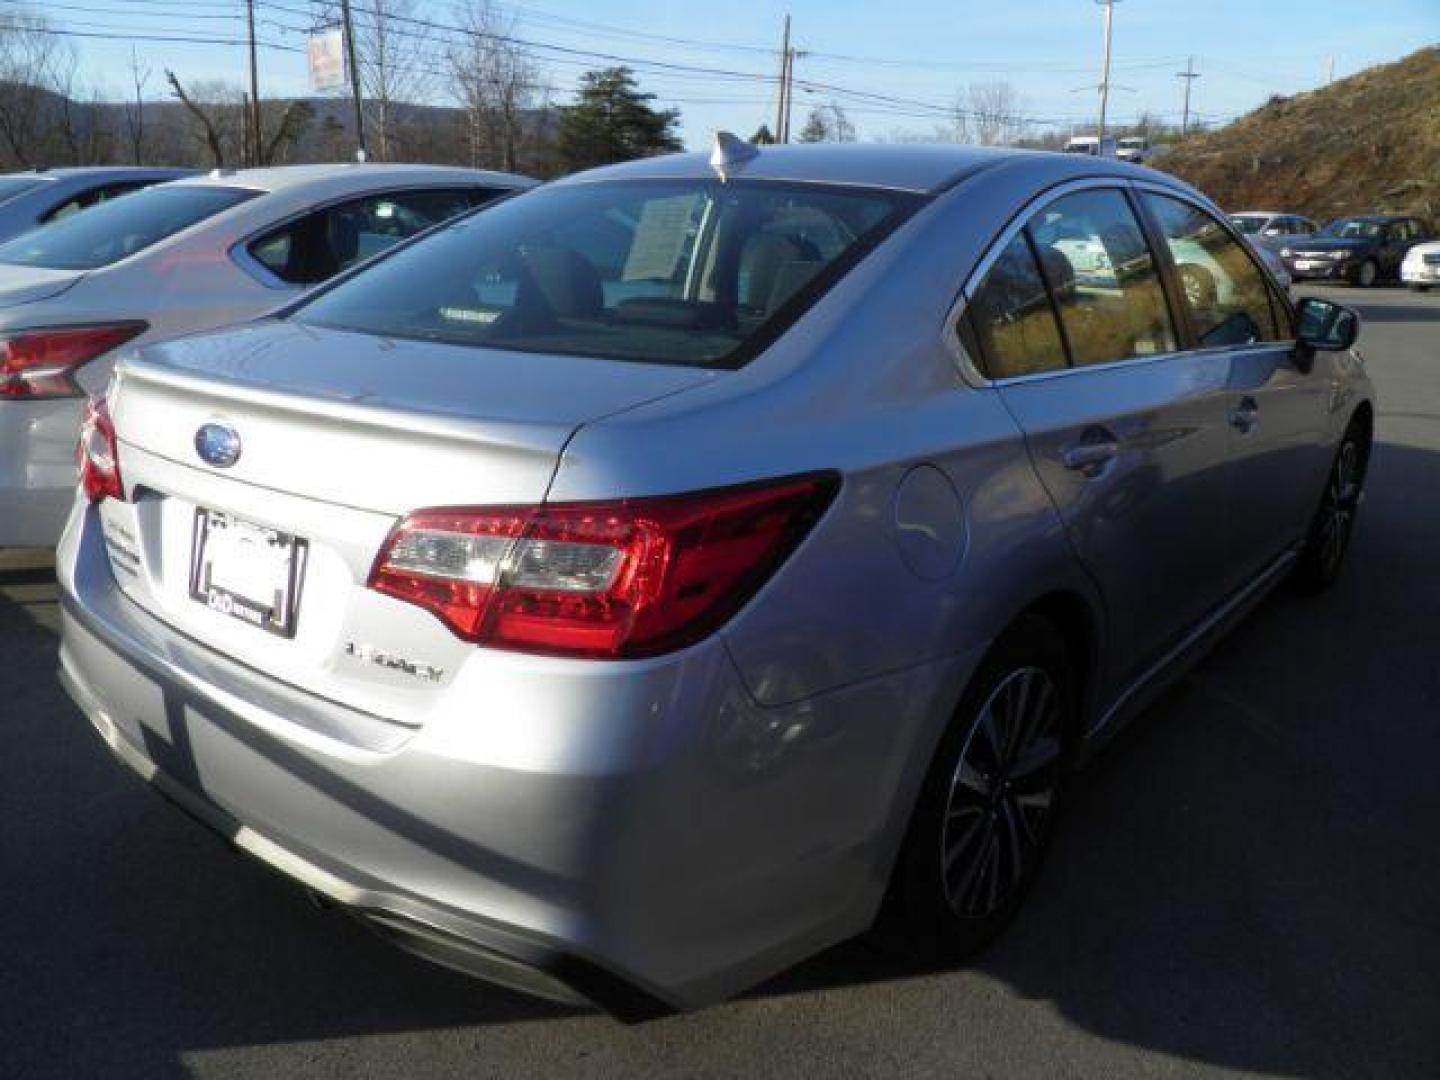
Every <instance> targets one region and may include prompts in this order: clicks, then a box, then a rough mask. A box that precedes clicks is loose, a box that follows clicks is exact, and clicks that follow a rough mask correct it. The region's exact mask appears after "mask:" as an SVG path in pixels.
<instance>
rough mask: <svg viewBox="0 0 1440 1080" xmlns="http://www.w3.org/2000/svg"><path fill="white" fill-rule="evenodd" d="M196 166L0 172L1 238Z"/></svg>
mask: <svg viewBox="0 0 1440 1080" xmlns="http://www.w3.org/2000/svg"><path fill="white" fill-rule="evenodd" d="M196 171H197V170H195V169H173V168H164V167H159V166H142V165H86V166H78V167H74V168H63V169H32V170H30V171H29V172H17V173H5V174H4V175H0V240H8V239H10V237H12V236H18V235H20V234H21V233H25V232H29V231H30V230H31V229H38V228H39V227H40V226H41V225H45V224H47V223H49V222H51V221H58V220H60V219H61V218H66V217H69V216H70V215H71V214H75V213H78V212H79V211H81V210H85V209H87V208H88V207H91V206H96V205H98V204H100V203H102V202H108V201H109V200H111V199H116V198H119V197H120V196H121V195H128V194H130V192H132V191H139V190H140V189H141V188H147V187H150V186H151V185H152V184H163V183H164V182H165V181H167V180H178V179H180V178H181V177H182V176H191V175H193V174H194V173H195V172H196Z"/></svg>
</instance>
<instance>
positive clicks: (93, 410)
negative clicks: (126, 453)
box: [75, 397, 125, 503]
mask: <svg viewBox="0 0 1440 1080" xmlns="http://www.w3.org/2000/svg"><path fill="white" fill-rule="evenodd" d="M75 457H76V462H77V463H78V464H79V466H80V486H81V488H83V489H84V491H85V497H86V498H87V499H89V500H90V501H91V502H92V503H97V502H99V501H100V500H101V499H119V500H121V501H122V502H123V501H124V499H125V487H124V485H123V484H122V483H121V482H120V448H119V446H118V445H117V443H116V441H115V424H114V423H113V422H112V421H111V419H110V408H109V406H108V405H107V404H106V402H105V399H104V398H103V397H98V398H91V399H90V400H89V401H87V402H86V403H85V420H84V422H83V423H82V424H81V425H80V445H79V446H78V447H77V448H76V452H75Z"/></svg>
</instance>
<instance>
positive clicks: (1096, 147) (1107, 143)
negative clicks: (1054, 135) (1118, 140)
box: [1064, 135, 1115, 158]
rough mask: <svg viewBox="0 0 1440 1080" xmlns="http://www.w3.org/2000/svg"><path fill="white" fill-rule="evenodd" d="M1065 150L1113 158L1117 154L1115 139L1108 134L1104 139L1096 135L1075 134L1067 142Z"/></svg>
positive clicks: (1072, 152) (1070, 152)
mask: <svg viewBox="0 0 1440 1080" xmlns="http://www.w3.org/2000/svg"><path fill="white" fill-rule="evenodd" d="M1064 152H1065V153H1067V154H1089V155H1090V156H1091V157H1108V158H1113V157H1114V156H1115V140H1114V139H1112V138H1111V137H1110V136H1108V135H1107V136H1105V138H1104V139H1103V140H1102V139H1099V138H1097V137H1096V136H1094V135H1075V136H1072V137H1071V139H1070V141H1069V142H1067V143H1066V144H1065V147H1064Z"/></svg>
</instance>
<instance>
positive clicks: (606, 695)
mask: <svg viewBox="0 0 1440 1080" xmlns="http://www.w3.org/2000/svg"><path fill="white" fill-rule="evenodd" d="M1082 253H1084V254H1085V255H1086V257H1087V258H1088V262H1087V264H1086V266H1085V267H1084V269H1083V270H1082V268H1081V267H1078V266H1077V265H1075V262H1074V259H1075V258H1078V257H1080V255H1081V254H1082ZM1101 254H1103V258H1100V257H1099V256H1100V255H1101ZM1191 283H1199V285H1200V286H1202V287H1192V284H1191ZM1356 329H1357V319H1356V317H1355V315H1354V314H1353V313H1352V312H1350V311H1348V310H1347V309H1345V308H1343V307H1340V306H1339V305H1335V304H1332V303H1329V302H1327V301H1324V300H1304V301H1301V303H1300V304H1299V305H1298V307H1294V308H1292V306H1291V304H1290V303H1289V302H1288V301H1287V300H1286V298H1285V296H1284V295H1283V294H1282V293H1281V292H1280V290H1279V289H1278V288H1277V287H1275V285H1274V283H1273V282H1272V281H1271V280H1270V279H1269V278H1268V276H1267V275H1266V273H1265V272H1264V270H1263V269H1262V268H1261V267H1260V265H1259V264H1258V263H1257V262H1256V260H1255V259H1254V257H1253V254H1252V252H1251V250H1250V249H1249V248H1248V247H1247V246H1246V245H1245V244H1244V243H1243V241H1241V240H1240V238H1239V237H1238V236H1237V235H1236V234H1235V233H1234V232H1233V231H1232V229H1231V227H1230V225H1229V224H1228V222H1227V221H1226V220H1225V218H1224V217H1223V215H1222V214H1221V212H1220V211H1219V210H1217V209H1216V208H1215V207H1214V206H1213V205H1212V204H1211V203H1210V202H1208V201H1207V200H1206V199H1205V198H1204V197H1203V196H1201V195H1199V194H1198V193H1197V192H1195V191H1194V190H1193V189H1191V188H1189V187H1186V186H1185V185H1184V184H1182V183H1181V182H1179V181H1177V180H1174V179H1170V178H1168V177H1163V176H1161V175H1159V174H1157V173H1154V172H1153V171H1151V170H1148V169H1144V168H1141V167H1137V166H1132V165H1126V164H1123V163H1119V162H1115V161H1112V160H1107V159H1104V158H1095V157H1088V156H1080V155H1075V156H1069V155H1063V154H1049V153H1043V152H1024V151H984V150H979V149H974V148H961V147H945V148H940V147H915V146H884V145H878V144H877V145H870V146H820V147H773V148H765V149H755V148H751V147H746V146H744V145H743V144H740V143H738V142H737V141H735V140H733V139H730V140H726V141H725V142H724V143H722V144H721V146H720V147H719V148H718V152H717V154H716V155H715V156H714V157H713V158H709V157H707V156H705V155H701V154H686V155H673V156H668V157H659V158H650V159H646V160H642V161H637V162H631V163H628V164H625V165H620V166H614V167H610V168H605V169H599V170H594V171H591V172H587V173H582V174H579V175H576V176H573V177H569V178H566V179H563V180H560V181H557V182H555V183H553V184H549V185H547V186H545V187H541V188H537V189H536V190H534V191H531V192H527V193H526V194H524V195H520V196H518V197H516V198H513V199H510V200H507V201H505V202H502V203H499V204H497V205H496V206H495V207H493V208H491V209H489V210H486V211H485V212H483V213H480V214H476V215H472V216H470V217H467V218H464V219H461V220H460V221H458V222H456V223H453V224H451V225H450V226H448V227H446V228H443V229H439V230H435V231H433V232H431V233H429V234H427V235H426V236H425V237H424V238H422V239H420V240H418V241H415V242H413V243H411V244H409V245H406V246H403V247H400V248H397V249H395V250H393V251H392V252H391V253H390V254H388V255H386V256H383V257H382V258H381V259H380V260H378V261H377V262H375V263H373V264H371V265H370V266H369V267H367V268H365V269H363V270H361V271H360V272H358V273H356V274H354V275H351V276H348V277H346V278H343V279H341V280H340V281H339V282H337V283H332V284H331V285H328V286H322V287H321V288H320V289H319V290H318V291H317V292H316V293H315V294H312V296H311V297H310V298H308V299H307V300H303V301H300V302H298V303H296V304H294V305H292V306H290V307H289V308H287V309H285V310H284V311H282V312H280V313H279V314H278V315H276V316H275V317H273V318H270V319H267V320H264V321H261V322H256V323H252V324H248V325H246V326H244V327H239V328H235V329H232V330H228V331H223V332H218V333H210V334H201V335H195V336H191V337H187V338H182V339H179V340H175V341H171V342H168V343H162V344H157V345H153V346H147V347H145V348H143V349H141V350H139V351H138V353H133V354H131V355H129V356H128V357H127V358H126V359H125V360H124V361H123V362H121V363H120V364H119V365H118V367H117V369H116V373H115V379H114V381H113V383H112V384H111V386H110V388H109V390H108V392H107V393H106V394H105V395H104V397H102V398H100V399H98V400H96V401H95V402H94V403H93V404H92V406H91V408H90V414H89V419H88V421H87V423H86V426H85V430H84V434H83V437H82V443H81V457H82V461H83V476H82V484H83V487H82V490H81V491H80V492H79V493H78V495H77V498H76V501H75V504H74V508H73V511H72V514H71V517H70V520H69V524H68V527H67V529H66V532H65V535H64V538H63V540H62V542H61V545H60V549H59V552H58V576H59V580H60V583H61V589H62V592H63V611H64V633H63V643H62V647H61V670H62V676H63V680H64V682H65V684H66V685H67V687H68V688H69V690H70V693H71V694H72V695H73V697H74V699H75V701H76V702H77V703H78V704H79V706H80V707H81V709H83V710H84V712H85V714H86V715H87V716H88V717H89V718H90V721H91V722H92V723H93V724H94V726H95V729H96V730H97V732H98V733H99V735H100V737H101V738H103V739H104V740H105V742H106V743H107V744H108V745H109V746H110V747H111V748H112V749H113V750H114V751H115V753H116V754H117V755H119V757H120V758H121V759H122V760H123V761H125V762H127V763H128V764H129V765H131V766H133V767H134V768H135V769H136V770H137V771H138V772H139V773H140V775H142V776H143V777H145V778H146V779H147V780H148V781H149V782H151V783H152V784H154V785H155V786H156V787H157V788H159V789H160V790H161V791H163V792H164V793H165V794H167V795H168V796H169V797H170V798H171V799H172V800H173V801H175V802H176V803H178V804H179V805H181V806H182V807H184V808H185V809H187V810H188V811H190V812H191V813H193V814H194V815H196V816H197V817H199V818H200V819H201V820H203V821H205V822H207V823H208V824H209V825H211V826H212V827H214V828H216V829H218V830H220V831H221V832H223V833H224V834H225V835H226V836H227V837H229V838H230V839H231V840H232V841H233V842H234V843H235V845H236V846H237V847H239V848H240V849H242V850H244V851H247V852H249V853H250V854H252V855H254V856H256V857H258V858H260V859H261V860H263V861H265V862H266V863H268V864H270V865H271V866H273V867H275V868H277V869H279V870H280V871H281V872H283V873H285V874H287V875H289V876H290V877H292V878H294V879H296V880H297V881H300V882H303V883H304V884H305V885H306V886H307V887H309V888H310V889H313V890H314V891H315V892H317V893H319V894H321V895H322V896H325V897H328V898H329V899H331V900H333V901H334V902H335V903H337V904H339V905H341V906H342V907H344V908H346V909H348V910H350V911H352V912H354V913H355V914H356V915H357V916H359V917H361V918H363V919H365V920H368V921H369V922H370V923H371V924H372V925H374V926H376V927H377V928H378V929H380V930H381V931H382V932H383V933H385V934H386V935H387V936H389V937H391V938H393V939H395V940H396V941H398V942H400V943H402V944H405V945H407V946H408V947H410V948H413V949H416V950H418V951H420V952H421V953H423V954H425V955H428V956H430V957H432V958H435V959H439V960H441V961H443V962H445V963H447V964H450V965H451V966H455V967H459V968H462V969H465V970H469V971H473V972H475V973H477V974H481V975H484V976H486V977H488V978H492V979H495V980H498V981H501V982H504V983H507V984H510V985H513V986H518V987H521V988H524V989H527V990H530V991H534V992H537V993H542V994H547V995H550V996H553V997H557V998H561V999H564V1000H569V1001H592V1002H596V1003H598V1004H600V1005H602V1006H604V1007H606V1008H609V1009H611V1010H612V1011H614V1012H616V1013H618V1014H619V1015H622V1016H626V1017H638V1016H643V1015H648V1014H651V1013H653V1012H654V1011H657V1010H660V1009H665V1008H671V1007H689V1006H695V1005H700V1004H703V1003H705V1002H709V1001H714V1000H716V999H717V998H719V997H722V996H724V995H727V994H731V993H734V992H736V991H738V990H740V989H742V988H743V987H745V986H748V985H750V984H752V983H754V982H756V981H758V980H760V979H763V978H765V977H766V976H769V975H771V974H773V973H775V972H776V971H778V970H779V969H781V968H784V967H785V966H787V965H789V964H792V963H794V962H796V961H798V960H800V959H802V958H803V957H805V956H808V955H810V954H812V953H815V952H817V951H818V950H820V949H823V948H825V947H826V946H827V945H830V944H831V943H834V942H836V941H839V940H841V939H843V938H846V937H849V936H851V935H854V934H857V933H860V932H861V931H864V930H865V929H866V928H868V927H870V926H872V925H873V924H876V922H877V919H878V922H879V928H880V930H881V931H882V933H883V934H885V935H887V936H889V937H891V938H895V939H899V940H901V941H903V942H904V943H905V944H906V945H907V946H908V947H909V948H910V949H911V950H912V951H918V952H919V953H921V954H922V955H926V956H929V957H931V958H933V959H935V960H944V959H957V958H960V957H963V956H966V955H969V954H970V953H972V952H973V951H974V950H976V949H978V948H979V947H980V946H982V945H983V944H984V943H985V942H986V941H988V940H989V939H991V938H992V937H993V936H994V935H995V934H997V933H998V932H999V931H1000V929H1001V927H1002V926H1003V925H1004V924H1005V923H1006V922H1007V921H1008V920H1009V919H1010V917H1011V916H1012V915H1013V914H1014V913H1015V911H1016V909H1017V908H1018V907H1019V905H1020V903H1021V901H1022V899H1023V897H1024V895H1025V893H1026V890H1027V889H1028V888H1029V887H1030V885H1031V883H1032V882H1033V881H1034V880H1035V877H1036V874H1037V871H1038V869H1039V867H1040V863H1041V860H1042V857H1043V855H1044V852H1045V849H1046V846H1047V844H1048V842H1049V839H1050V837H1051V834H1052V831H1053V828H1054V824H1055V821H1056V818H1057V815H1058V814H1060V813H1061V812H1063V809H1064V806H1065V799H1066V791H1067V786H1066V784H1067V778H1068V776H1069V775H1070V772H1071V770H1072V768H1073V767H1074V766H1075V765H1077V763H1079V762H1080V761H1081V760H1082V758H1083V757H1084V756H1085V755H1086V753H1087V752H1088V751H1089V750H1091V749H1093V748H1094V747H1095V746H1097V745H1098V744H1099V743H1100V742H1101V741H1103V740H1104V739H1106V738H1107V737H1109V736H1110V735H1111V734H1112V733H1113V732H1115V731H1116V730H1118V729H1119V728H1120V727H1121V725H1122V723H1123V722H1124V721H1125V720H1126V719H1127V718H1129V717H1131V716H1133V715H1134V714H1135V713H1136V711H1137V710H1138V708H1139V707H1140V705H1141V703H1142V702H1143V701H1145V700H1146V699H1148V698H1149V696H1150V695H1152V694H1153V693H1155V692H1156V691H1157V689H1158V688H1159V687H1161V686H1162V685H1163V684H1164V683H1165V682H1166V681H1167V680H1169V679H1171V678H1173V677H1174V676H1175V675H1176V674H1177V673H1178V672H1180V671H1182V670H1183V669H1184V667H1185V666H1186V665H1187V664H1188V663H1189V662H1190V661H1192V660H1193V659H1194V658H1195V657H1196V656H1197V655H1198V654H1199V652H1200V650H1201V649H1203V647H1204V646H1205V644H1206V643H1207V642H1209V641H1212V640H1214V638H1215V636H1216V634H1217V632H1218V631H1220V630H1222V629H1223V628H1224V627H1226V626H1228V625H1229V624H1231V623H1233V622H1234V621H1235V620H1236V619H1237V618H1239V617H1240V616H1241V615H1242V614H1243V613H1244V612H1245V611H1247V610H1248V609H1249V608H1251V607H1252V606H1253V605H1254V604H1256V603H1257V602H1258V601H1259V600H1260V599H1261V598H1262V597H1263V596H1264V595H1265V594H1266V593H1267V592H1268V591H1269V589H1270V588H1271V587H1272V586H1273V585H1275V584H1276V583H1278V582H1280V581H1281V580H1283V579H1285V578H1287V577H1290V578H1294V579H1296V580H1298V581H1299V582H1300V583H1302V584H1303V585H1305V586H1307V587H1311V588H1318V587H1323V586H1324V585H1326V584H1328V583H1330V582H1331V581H1333V580H1334V579H1335V577H1336V575H1337V574H1338V573H1339V572H1340V567H1341V565H1342V560H1343V557H1344V555H1345V551H1346V548H1347V544H1348V541H1349V537H1350V534H1351V527H1352V524H1353V522H1354V519H1355V513H1356V510H1357V509H1358V506H1359V500H1360V490H1361V485H1362V482H1363V480H1364V475H1365V466H1366V462H1367V460H1368V458H1369V453H1370V435H1371V429H1372V423H1373V408H1374V406H1373V404H1372V399H1371V388H1370V383H1369V380H1368V379H1367V378H1366V375H1365V371H1364V368H1363V366H1362V364H1361V362H1360V360H1359V359H1358V358H1357V357H1356V356H1355V355H1354V354H1353V353H1352V352H1351V351H1350V345H1351V344H1352V343H1353V341H1354V338H1355V333H1356ZM117 842H119V843H122V844H123V843H124V838H123V837H121V838H120V839H119V840H118V841H117ZM117 857H118V856H117ZM1136 872H1137V873H1140V872H1143V869H1142V868H1139V867H1137V868H1136ZM378 977H380V976H378V975H377V978H378Z"/></svg>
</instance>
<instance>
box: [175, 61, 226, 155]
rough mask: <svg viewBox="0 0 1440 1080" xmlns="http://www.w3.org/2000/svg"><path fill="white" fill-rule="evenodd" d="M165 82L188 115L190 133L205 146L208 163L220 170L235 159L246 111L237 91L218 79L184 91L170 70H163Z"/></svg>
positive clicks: (198, 84)
mask: <svg viewBox="0 0 1440 1080" xmlns="http://www.w3.org/2000/svg"><path fill="white" fill-rule="evenodd" d="M165 81H166V82H168V83H169V84H170V90H171V93H173V94H174V96H175V97H176V99H177V100H179V102H180V104H181V105H183V106H185V111H186V112H188V113H189V114H190V118H191V120H192V121H193V129H192V134H193V135H194V136H195V138H197V139H198V140H199V141H200V142H202V143H204V144H205V148H206V150H207V151H208V152H209V154H210V162H211V164H212V165H213V166H214V167H215V168H217V169H221V168H224V167H225V163H226V161H227V160H230V161H234V160H236V159H238V157H239V156H240V153H241V145H240V143H241V136H242V125H243V122H244V116H243V113H244V110H245V106H244V103H243V95H242V93H241V92H240V90H238V89H237V88H236V87H234V86H232V85H230V84H229V83H225V82H220V81H218V80H217V81H211V82H203V83H196V84H194V85H193V86H192V87H191V88H190V89H189V90H188V91H187V90H186V89H185V87H184V86H182V85H181V83H180V80H179V79H178V78H177V77H176V75H175V73H174V72H173V71H171V70H170V69H169V68H166V69H165Z"/></svg>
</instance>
